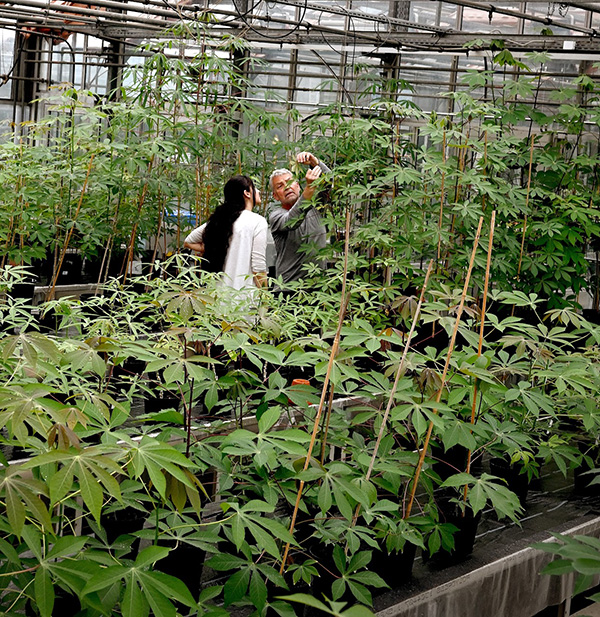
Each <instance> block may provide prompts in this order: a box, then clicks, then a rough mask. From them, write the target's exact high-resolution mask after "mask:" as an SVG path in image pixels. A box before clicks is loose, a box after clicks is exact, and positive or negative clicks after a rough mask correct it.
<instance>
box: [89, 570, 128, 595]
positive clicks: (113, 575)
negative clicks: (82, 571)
mask: <svg viewBox="0 0 600 617" xmlns="http://www.w3.org/2000/svg"><path fill="white" fill-rule="evenodd" d="M129 571H130V569H129V568H126V567H124V566H111V567H109V568H105V569H104V570H102V571H101V572H99V573H98V574H95V575H94V576H92V578H90V580H89V581H88V582H87V583H86V585H85V587H84V588H83V590H82V594H83V595H87V594H90V593H94V592H95V591H101V590H102V589H106V588H107V587H110V586H111V585H113V584H114V583H117V582H119V581H120V580H121V579H122V578H124V577H125V576H126V575H127V573H128V572H129Z"/></svg>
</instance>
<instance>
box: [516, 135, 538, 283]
mask: <svg viewBox="0 0 600 617" xmlns="http://www.w3.org/2000/svg"><path fill="white" fill-rule="evenodd" d="M534 142H535V135H532V136H531V147H530V150H529V174H528V177H527V194H526V196H525V216H524V218H523V235H522V236H521V251H520V253H519V265H518V267H517V279H518V278H519V276H520V275H521V266H522V265H523V252H524V250H525V232H526V231H527V207H528V206H529V194H530V190H531V170H532V167H533V144H534Z"/></svg>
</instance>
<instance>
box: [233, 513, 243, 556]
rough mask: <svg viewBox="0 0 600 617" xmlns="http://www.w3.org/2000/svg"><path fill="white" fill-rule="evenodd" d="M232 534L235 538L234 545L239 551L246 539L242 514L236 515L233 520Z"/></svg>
mask: <svg viewBox="0 0 600 617" xmlns="http://www.w3.org/2000/svg"><path fill="white" fill-rule="evenodd" d="M231 534H232V537H233V543H234V544H235V547H236V548H237V549H238V551H239V550H240V549H241V548H242V544H243V543H244V540H245V539H246V526H245V525H244V521H243V520H242V516H241V515H240V514H236V515H235V516H234V517H233V518H232V519H231Z"/></svg>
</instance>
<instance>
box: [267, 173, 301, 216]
mask: <svg viewBox="0 0 600 617" xmlns="http://www.w3.org/2000/svg"><path fill="white" fill-rule="evenodd" d="M273 197H274V198H275V199H276V200H277V201H279V202H280V203H281V205H282V206H283V207H284V208H286V209H289V208H291V207H292V206H293V205H294V204H295V203H296V202H297V201H298V197H300V185H299V184H298V181H297V180H294V178H293V176H292V174H290V173H287V174H281V175H280V176H275V177H274V178H273Z"/></svg>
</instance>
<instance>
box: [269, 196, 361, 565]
mask: <svg viewBox="0 0 600 617" xmlns="http://www.w3.org/2000/svg"><path fill="white" fill-rule="evenodd" d="M350 214H351V208H347V209H346V238H345V241H344V273H343V275H342V293H341V299H340V310H339V314H338V323H337V329H336V332H335V337H334V339H333V344H332V345H331V353H330V354H329V363H328V364H327V372H326V374H325V380H324V382H323V389H322V390H321V399H320V401H319V408H318V409H317V415H316V416H315V420H314V424H313V430H312V434H311V437H310V443H309V445H308V452H307V453H306V459H305V461H304V467H303V469H302V471H306V470H307V469H308V466H309V464H310V459H311V456H312V452H313V449H314V447H315V442H316V440H317V434H318V432H319V424H320V420H321V415H322V413H323V407H324V406H325V398H326V397H327V389H328V386H329V380H330V377H331V371H332V370H333V361H334V360H335V358H336V356H337V353H338V348H339V345H340V338H341V335H342V325H343V323H344V317H345V316H346V309H347V308H348V302H349V300H350V294H347V293H346V284H347V280H348V253H349V250H350ZM303 490H304V480H300V485H299V487H298V494H297V495H296V503H295V505H294V511H293V513H292V521H291V523H290V530H289V531H290V533H293V532H294V527H295V525H296V517H297V516H298V509H299V508H300V499H301V498H302V491H303ZM289 552H290V543H289V542H288V543H287V544H286V545H285V549H284V551H283V558H282V559H281V567H280V569H279V573H280V574H283V571H284V570H285V563H286V561H287V556H288V553H289Z"/></svg>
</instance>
